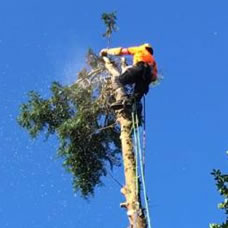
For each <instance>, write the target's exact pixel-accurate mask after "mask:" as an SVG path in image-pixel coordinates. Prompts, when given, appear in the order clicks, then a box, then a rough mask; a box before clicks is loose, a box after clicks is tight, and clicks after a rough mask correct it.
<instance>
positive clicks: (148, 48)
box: [146, 47, 154, 55]
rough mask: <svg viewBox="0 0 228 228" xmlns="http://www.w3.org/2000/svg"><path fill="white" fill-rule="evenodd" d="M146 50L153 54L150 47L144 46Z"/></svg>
mask: <svg viewBox="0 0 228 228" xmlns="http://www.w3.org/2000/svg"><path fill="white" fill-rule="evenodd" d="M146 50H147V51H148V52H150V54H151V55H153V54H154V50H153V48H152V47H146Z"/></svg>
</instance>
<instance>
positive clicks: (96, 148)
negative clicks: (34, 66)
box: [17, 14, 147, 228]
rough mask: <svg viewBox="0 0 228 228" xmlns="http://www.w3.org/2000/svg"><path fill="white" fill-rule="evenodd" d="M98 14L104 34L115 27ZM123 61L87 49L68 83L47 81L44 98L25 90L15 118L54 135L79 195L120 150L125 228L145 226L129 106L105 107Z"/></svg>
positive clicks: (87, 192) (114, 162)
mask: <svg viewBox="0 0 228 228" xmlns="http://www.w3.org/2000/svg"><path fill="white" fill-rule="evenodd" d="M110 18H111V19H112V20H109V19H110ZM103 19H104V20H105V21H106V22H107V23H106V26H107V31H106V35H107V37H109V38H110V36H109V35H111V33H112V31H113V29H115V28H116V27H115V20H116V16H115V14H103ZM125 66H126V65H125V62H124V61H122V62H120V61H119V60H117V61H114V60H113V59H112V60H110V59H109V58H107V57H103V58H100V57H98V56H97V55H96V54H95V53H94V52H93V51H92V50H89V51H88V54H87V62H86V66H85V68H84V69H83V70H82V71H81V72H79V73H78V79H77V81H76V82H75V83H74V84H73V85H71V86H63V85H61V84H60V83H58V82H53V83H52V86H51V92H52V95H51V97H50V98H49V99H44V98H42V97H41V95H40V94H38V93H37V92H34V91H31V92H30V93H29V99H28V102H27V103H25V104H22V105H21V107H20V113H19V116H18V119H17V120H18V123H19V124H20V126H22V127H23V128H25V129H26V130H27V131H28V132H29V134H30V136H31V137H33V138H35V137H37V136H38V134H40V133H42V132H44V133H45V135H46V137H48V136H49V135H51V134H56V135H57V136H58V139H59V148H58V151H57V153H58V155H59V156H60V157H62V158H63V166H64V167H65V168H66V170H67V171H68V172H70V173H72V175H73V187H74V189H75V190H76V191H80V192H81V195H82V197H84V198H88V197H89V196H91V195H93V194H94V189H95V187H97V186H100V185H102V181H101V177H102V176H106V175H107V171H108V169H109V168H111V169H112V168H113V167H115V166H119V165H120V154H121V151H122V156H123V163H124V173H125V186H124V187H123V188H122V189H121V192H122V193H123V195H124V196H125V198H126V202H124V203H122V204H121V206H122V207H123V208H126V209H127V214H128V218H129V223H130V227H135V225H136V227H137V228H145V227H147V224H146V218H145V215H144V210H143V208H142V205H141V200H140V190H139V189H138V188H140V185H139V180H138V177H137V176H136V167H135V156H134V150H133V143H132V117H131V111H129V110H121V111H117V112H114V111H112V110H110V102H113V101H114V100H115V99H118V93H117V94H115V92H114V91H113V88H112V79H113V78H114V77H117V76H118V75H119V74H120V72H121V70H124V68H125Z"/></svg>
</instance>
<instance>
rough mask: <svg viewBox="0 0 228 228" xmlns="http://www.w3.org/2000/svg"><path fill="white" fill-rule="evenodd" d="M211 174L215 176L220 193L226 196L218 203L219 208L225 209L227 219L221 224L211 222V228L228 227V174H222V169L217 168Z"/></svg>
mask: <svg viewBox="0 0 228 228" xmlns="http://www.w3.org/2000/svg"><path fill="white" fill-rule="evenodd" d="M211 174H212V175H213V176H214V178H215V181H216V186H217V189H218V191H219V193H220V195H221V196H223V197H224V201H223V202H222V203H219V204H218V208H220V209H222V210H224V211H225V214H226V221H225V222H224V223H223V224H221V225H218V224H210V228H228V175H227V174H222V173H221V171H220V170H216V169H214V170H213V172H212V173H211Z"/></svg>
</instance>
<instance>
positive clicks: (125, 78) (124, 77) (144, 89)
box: [118, 62, 151, 101]
mask: <svg viewBox="0 0 228 228" xmlns="http://www.w3.org/2000/svg"><path fill="white" fill-rule="evenodd" d="M118 80H119V82H120V84H121V85H122V86H125V85H132V84H134V94H133V95H134V98H135V99H136V100H137V101H140V99H141V98H142V96H143V95H144V94H147V93H148V91H149V84H150V82H151V67H150V66H149V65H148V64H147V63H144V62H139V63H137V64H136V65H133V66H132V67H130V68H128V69H127V70H126V71H125V72H124V73H123V74H121V75H120V76H119V78H118Z"/></svg>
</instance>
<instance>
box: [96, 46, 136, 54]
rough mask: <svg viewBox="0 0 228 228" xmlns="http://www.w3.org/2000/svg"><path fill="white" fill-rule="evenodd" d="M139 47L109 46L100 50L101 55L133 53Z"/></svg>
mask: <svg viewBox="0 0 228 228" xmlns="http://www.w3.org/2000/svg"><path fill="white" fill-rule="evenodd" d="M139 49H140V48H139V47H129V48H122V47H118V48H110V49H107V48H105V49H102V50H101V51H100V55H101V56H106V55H134V54H135V53H136V52H137V51H139Z"/></svg>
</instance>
